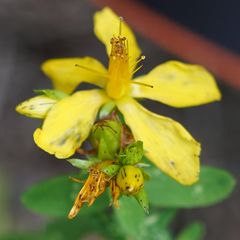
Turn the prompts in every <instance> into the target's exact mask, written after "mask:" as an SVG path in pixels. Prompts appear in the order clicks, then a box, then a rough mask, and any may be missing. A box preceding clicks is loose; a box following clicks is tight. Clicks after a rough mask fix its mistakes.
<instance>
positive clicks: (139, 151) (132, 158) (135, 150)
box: [119, 141, 143, 165]
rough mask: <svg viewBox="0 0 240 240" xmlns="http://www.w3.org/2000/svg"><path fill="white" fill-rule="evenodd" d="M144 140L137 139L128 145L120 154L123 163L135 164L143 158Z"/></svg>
mask: <svg viewBox="0 0 240 240" xmlns="http://www.w3.org/2000/svg"><path fill="white" fill-rule="evenodd" d="M142 157H143V142H142V141H137V142H134V143H131V144H129V145H128V146H126V147H125V148H124V149H123V150H122V151H121V153H120V154H119V160H120V162H121V163H122V164H123V165H135V164H137V163H138V162H140V161H141V160H142Z"/></svg>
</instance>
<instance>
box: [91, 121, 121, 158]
mask: <svg viewBox="0 0 240 240" xmlns="http://www.w3.org/2000/svg"><path fill="white" fill-rule="evenodd" d="M89 140H90V143H91V144H92V146H93V147H94V148H95V149H98V158H99V159H100V160H106V159H114V158H115V156H116V154H117V152H118V150H119V148H120V141H121V124H120V123H119V122H118V121H116V120H115V121H114V120H101V121H99V122H97V123H96V124H94V126H93V128H92V131H91V134H90V137H89Z"/></svg>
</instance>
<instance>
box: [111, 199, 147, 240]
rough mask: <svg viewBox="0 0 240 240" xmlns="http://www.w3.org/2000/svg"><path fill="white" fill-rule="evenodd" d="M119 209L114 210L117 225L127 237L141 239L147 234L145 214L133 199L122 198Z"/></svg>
mask: <svg viewBox="0 0 240 240" xmlns="http://www.w3.org/2000/svg"><path fill="white" fill-rule="evenodd" d="M119 202H120V207H119V209H114V213H115V219H116V221H117V225H118V226H119V228H120V229H121V231H123V233H124V234H125V236H129V237H131V239H136V240H138V239H139V236H141V235H142V234H144V232H145V224H144V219H145V213H144V211H143V210H142V208H141V207H140V206H139V205H138V204H137V202H136V200H135V199H134V198H133V197H126V196H122V197H121V199H120V201H119Z"/></svg>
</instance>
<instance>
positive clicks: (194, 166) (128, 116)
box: [117, 98, 200, 185]
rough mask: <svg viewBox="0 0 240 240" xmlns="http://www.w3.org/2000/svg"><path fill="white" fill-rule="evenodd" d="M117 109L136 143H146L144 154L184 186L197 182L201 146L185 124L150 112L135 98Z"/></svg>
mask: <svg viewBox="0 0 240 240" xmlns="http://www.w3.org/2000/svg"><path fill="white" fill-rule="evenodd" d="M117 106H118V108H119V110H120V111H121V112H122V113H123V115H124V118H125V121H126V123H127V125H128V126H129V127H130V129H131V130H132V133H133V135H134V138H135V140H140V141H143V147H144V149H145V151H146V154H145V155H146V156H147V157H148V158H149V159H150V160H151V161H152V162H153V163H154V164H155V165H156V166H157V167H159V168H160V169H161V170H162V171H163V172H164V173H166V174H168V175H169V176H171V177H172V178H174V179H175V180H177V181H178V182H180V183H181V184H184V185H190V184H193V183H194V182H196V181H197V180H198V175H199V154H200V144H199V143H198V142H197V141H196V140H194V138H193V137H192V136H191V135H190V134H189V133H188V132H187V130H186V129H184V127H183V126H182V125H180V124H179V123H178V122H176V121H174V120H172V119H170V118H165V117H163V116H160V115H157V114H154V113H152V112H150V111H148V110H147V109H145V108H143V107H142V106H141V105H140V104H139V103H137V102H136V101H135V100H134V99H132V98H128V99H125V100H121V101H119V102H118V104H117Z"/></svg>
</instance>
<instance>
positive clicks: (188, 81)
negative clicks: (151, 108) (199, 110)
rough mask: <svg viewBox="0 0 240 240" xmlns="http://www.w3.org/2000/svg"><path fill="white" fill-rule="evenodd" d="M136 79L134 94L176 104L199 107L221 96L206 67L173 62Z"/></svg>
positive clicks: (177, 105) (174, 105)
mask: <svg viewBox="0 0 240 240" xmlns="http://www.w3.org/2000/svg"><path fill="white" fill-rule="evenodd" d="M134 81H136V82H139V83H143V84H148V85H152V86H153V88H150V87H146V86H143V85H137V84H132V96H133V97H139V98H149V99H152V100H157V101H159V102H162V103H165V104H167V105H170V106H173V107H179V108H180V107H191V106H197V105H201V104H205V103H209V102H213V101H218V100H220V99H221V94H220V92H219V90H218V87H217V85H216V82H215V80H214V77H213V76H212V75H211V74H210V73H209V72H208V71H207V70H206V69H204V68H203V67H201V66H198V65H191V64H184V63H181V62H177V61H169V62H166V63H164V64H161V65H159V66H157V67H156V68H154V69H153V70H152V71H151V72H150V73H149V74H147V75H145V76H142V77H139V78H136V79H135V80H134Z"/></svg>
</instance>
